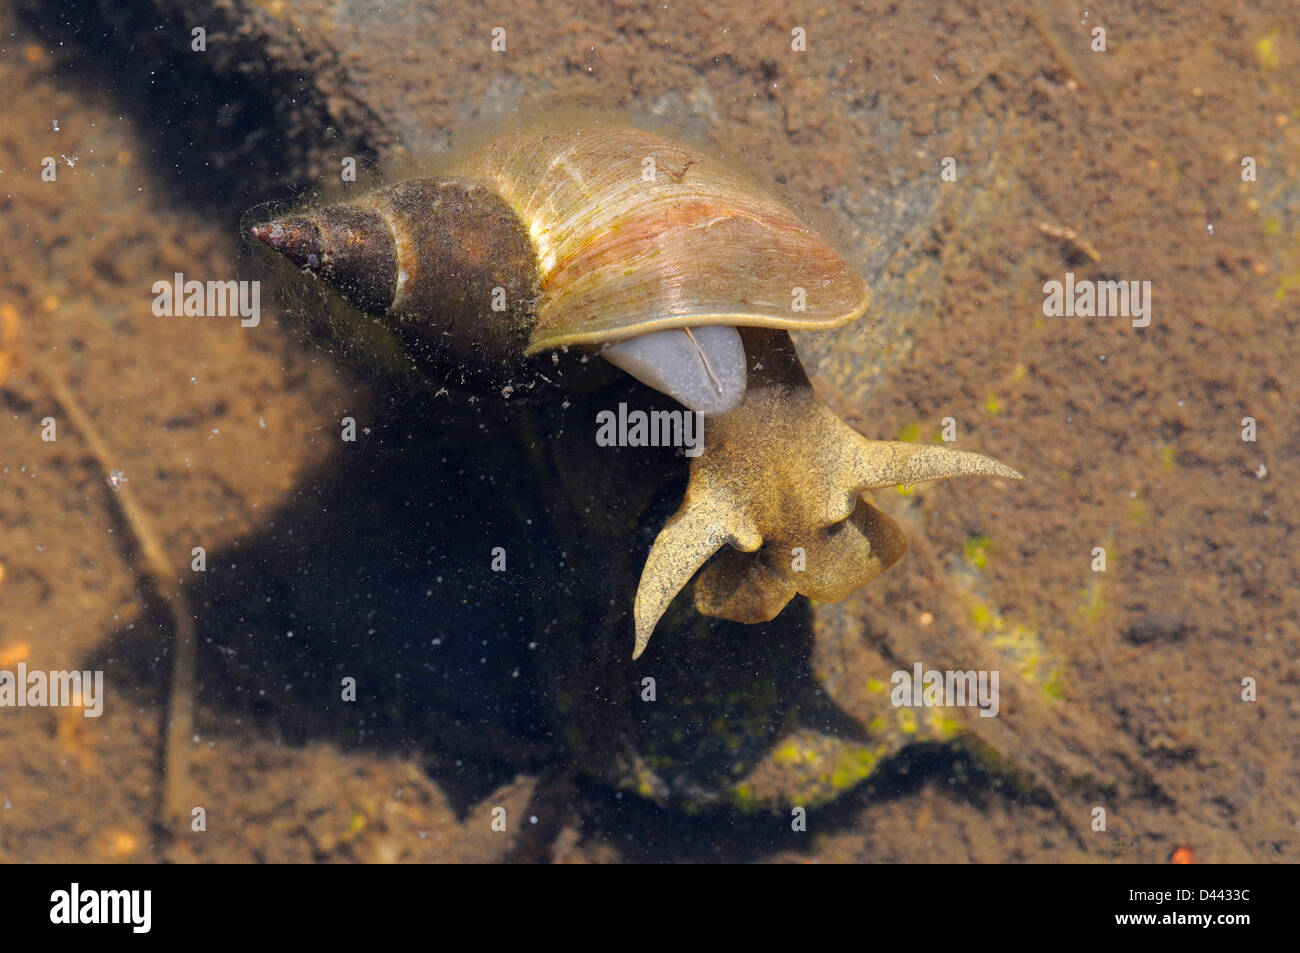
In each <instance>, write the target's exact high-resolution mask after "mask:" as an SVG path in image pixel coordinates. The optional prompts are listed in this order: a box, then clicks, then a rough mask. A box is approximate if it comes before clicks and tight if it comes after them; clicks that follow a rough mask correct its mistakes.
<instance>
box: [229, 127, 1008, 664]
mask: <svg viewBox="0 0 1300 953" xmlns="http://www.w3.org/2000/svg"><path fill="white" fill-rule="evenodd" d="M250 233H251V235H252V237H253V238H254V239H256V240H257V241H259V242H261V243H263V244H265V245H267V246H269V247H271V248H272V249H275V250H276V251H278V252H280V253H282V254H283V255H285V256H286V257H287V258H288V259H289V260H290V261H292V262H293V263H294V264H296V265H298V266H299V267H301V268H302V269H304V270H305V271H307V272H309V273H311V274H313V275H315V276H317V277H318V278H319V279H321V280H323V281H324V282H325V283H326V284H327V285H329V286H330V287H331V288H333V289H334V290H335V291H337V292H338V293H339V294H340V295H341V296H342V297H343V298H344V299H346V300H347V301H348V302H349V303H350V304H352V305H353V306H354V307H356V308H357V309H359V310H360V311H362V312H364V313H365V314H367V315H370V316H372V317H373V318H375V319H377V320H378V321H380V322H381V323H382V325H383V326H384V328H385V329H387V331H388V332H389V333H391V334H392V335H393V337H394V338H395V339H396V342H397V343H398V345H399V346H400V349H401V352H402V353H403V355H404V356H405V357H406V359H407V360H409V361H410V362H411V363H412V365H413V366H414V367H415V368H416V369H417V370H418V371H419V372H420V373H421V374H423V375H424V376H426V377H428V378H429V379H430V380H433V381H439V382H444V383H449V384H451V385H453V386H457V387H461V388H465V389H470V390H475V391H479V392H483V393H497V394H500V395H501V396H519V395H523V394H530V395H543V394H545V393H546V392H547V391H548V390H551V389H554V388H557V387H565V386H569V387H582V386H584V384H583V380H584V377H588V376H591V375H593V374H596V371H595V369H593V368H592V366H591V365H593V364H596V365H599V364H601V363H602V361H603V362H604V363H605V364H607V365H612V366H613V367H616V368H619V369H621V370H623V371H625V372H627V373H628V374H631V375H632V376H634V377H636V378H637V379H639V380H640V381H642V382H643V383H644V384H646V385H648V386H649V387H652V388H654V389H656V390H659V391H662V392H663V393H665V394H668V395H669V396H670V397H672V398H673V399H674V400H676V401H678V402H679V403H681V404H682V405H683V406H684V407H686V408H687V409H689V410H691V411H695V412H698V413H700V414H702V415H703V416H704V421H705V431H704V449H703V452H702V453H701V454H700V455H699V456H696V457H694V458H693V459H692V461H691V472H690V480H689V483H688V486H687V490H686V495H685V499H684V501H683V503H682V506H681V508H680V509H679V510H678V511H677V513H676V514H674V515H673V516H672V517H671V518H670V519H669V520H668V522H667V524H666V525H665V526H664V528H663V530H662V531H661V532H660V534H659V536H658V537H657V538H656V540H655V542H654V544H653V546H652V547H651V550H650V553H649V556H648V558H647V560H646V564H645V567H644V569H643V571H642V574H641V580H640V583H639V585H638V588H637V594H636V598H635V603H634V608H633V618H634V624H635V641H634V650H633V658H637V657H639V656H640V655H641V654H642V652H644V651H645V648H646V646H647V644H648V642H649V640H650V637H651V634H652V633H653V631H654V628H655V626H656V624H657V623H658V621H659V619H660V618H661V617H662V615H663V613H664V612H665V611H666V610H667V608H668V605H669V603H670V602H671V601H672V600H673V598H674V597H675V596H676V595H677V594H678V593H679V592H680V591H681V590H682V589H683V588H684V587H685V585H686V584H687V583H688V582H689V581H690V580H691V578H692V577H694V576H695V575H696V573H697V572H699V571H700V570H701V569H703V572H700V578H699V580H698V581H697V583H696V587H695V607H696V609H697V610H699V611H700V612H702V613H704V614H706V615H713V616H717V617H721V618H727V619H732V620H735V621H740V622H760V621H767V620H770V619H772V618H774V617H775V616H776V615H777V614H778V613H779V612H780V611H781V609H782V608H783V607H784V606H785V605H786V604H787V603H788V602H789V601H790V599H792V598H793V597H794V595H795V594H796V593H801V594H804V595H807V596H810V597H812V598H816V599H821V600H825V601H839V600H841V599H844V598H845V597H847V596H848V595H849V594H850V593H851V592H853V591H855V590H856V589H858V588H859V587H860V586H862V585H864V584H865V583H866V582H868V581H870V580H871V579H872V578H874V577H875V576H876V575H878V574H879V573H880V572H883V571H884V570H885V569H887V568H888V567H889V566H890V565H892V564H893V563H894V562H896V561H897V560H898V559H899V558H900V557H901V556H902V553H903V551H904V549H905V546H906V544H905V541H904V539H903V535H902V531H901V530H900V529H899V528H898V527H897V525H896V524H895V523H894V522H893V521H892V520H891V519H890V518H889V517H888V516H886V515H885V514H884V513H883V512H881V511H880V510H878V509H876V508H875V507H873V506H872V505H871V504H869V503H868V502H867V501H866V500H865V499H864V498H863V497H862V494H863V493H865V492H866V491H869V490H871V489H875V488H880V487H887V486H894V485H899V484H907V485H911V484H915V483H919V482H922V481H925V480H935V479H943V478H947V477H953V476H959V475H986V476H1001V477H1007V478H1011V479H1019V478H1020V474H1019V473H1017V472H1016V471H1015V470H1013V469H1011V468H1010V467H1007V466H1005V465H1003V464H1001V463H998V462H997V461H995V460H992V459H990V458H988V457H985V456H982V455H980V454H976V453H971V452H967V451H959V450H954V449H950V448H946V447H939V446H921V445H916V444H909V443H900V442H889V441H873V440H868V439H867V438H866V437H864V436H862V435H861V434H859V433H857V432H856V431H855V430H853V429H852V428H850V427H849V426H848V425H847V424H845V423H844V422H843V421H841V420H840V419H839V418H838V417H836V416H835V415H834V414H833V413H832V412H831V411H830V410H829V409H828V408H827V407H826V406H825V405H824V404H823V403H821V402H820V401H819V400H818V399H817V397H816V396H815V394H814V392H813V388H812V385H811V383H810V382H809V380H808V377H807V375H806V374H805V373H804V370H803V368H802V366H801V365H800V363H799V360H798V357H797V355H796V353H795V350H794V346H793V343H792V341H791V338H790V336H789V332H791V331H819V330H829V329H833V328H837V327H841V326H843V325H845V324H848V323H849V322H852V321H855V320H857V319H858V318H860V317H862V316H863V314H865V312H866V310H867V306H868V302H869V300H870V292H869V289H868V287H867V283H866V281H865V280H864V279H863V278H862V277H861V275H859V274H857V273H856V272H855V271H854V270H853V269H852V268H851V267H850V266H849V265H848V264H846V262H845V261H844V259H843V258H842V257H841V256H840V255H839V254H838V253H837V252H836V251H834V250H833V249H832V248H831V246H830V244H829V243H828V242H827V241H826V240H824V239H823V238H821V237H820V236H819V235H818V234H817V233H816V232H815V231H814V230H813V229H811V228H810V227H808V226H807V225H805V224H804V223H803V222H802V221H801V220H800V219H799V217H798V216H797V215H796V214H795V213H794V212H793V211H792V210H791V209H790V208H789V207H787V206H786V205H785V204H784V203H782V202H781V201H780V200H778V199H777V198H775V197H773V196H772V195H771V194H769V193H768V192H767V191H766V190H764V189H763V188H761V187H760V186H758V185H757V184H756V183H754V182H752V181H751V180H750V179H748V178H746V177H745V176H743V175H742V174H740V173H738V172H737V171H735V170H734V168H733V167H732V166H731V165H730V164H729V163H727V162H725V161H724V160H722V159H721V158H719V157H717V156H714V155H711V154H709V153H707V152H705V151H703V150H699V149H696V148H694V147H691V146H686V145H682V144H680V143H677V142H674V141H672V140H670V139H667V138H665V137H662V136H660V135H657V134H654V133H651V132H647V131H644V130H641V129H637V128H634V127H628V126H623V125H607V124H602V123H592V122H587V123H560V124H555V125H551V126H541V127H535V128H530V129H522V130H518V131H515V132H512V133H509V134H506V135H503V136H501V137H499V138H497V139H496V140H494V141H492V142H490V143H488V144H487V145H486V146H484V147H482V148H480V149H479V150H478V151H476V152H474V153H472V154H470V155H469V156H467V157H465V158H464V159H462V160H461V161H459V162H458V163H456V164H455V165H454V166H452V167H451V168H450V169H449V170H448V173H447V174H444V175H437V176H430V177H423V178H415V179H409V180H406V181H401V182H397V183H394V184H391V185H387V186H384V187H381V188H379V189H377V190H375V191H373V192H370V193H369V194H367V195H365V196H363V197H361V198H359V199H357V200H355V201H352V202H348V203H345V204H336V205H329V206H325V207H322V208H316V209H312V210H307V211H304V212H301V213H298V214H291V215H287V216H284V217H281V218H278V219H275V220H273V221H270V222H266V223H263V224H259V225H255V226H253V227H252V228H251V230H250ZM592 355H596V356H599V358H601V359H602V361H596V362H593V361H591V360H590V356H592ZM575 356H576V357H577V361H576V362H575V360H574V357H575ZM596 376H598V374H596ZM724 546H730V551H728V552H727V553H724V554H723V555H721V556H719V557H718V558H717V559H715V560H713V562H712V563H711V564H710V565H708V566H707V567H705V563H707V562H709V560H710V559H711V558H712V557H713V556H714V555H715V554H716V553H717V552H718V551H719V550H720V549H722V548H723V547H724Z"/></svg>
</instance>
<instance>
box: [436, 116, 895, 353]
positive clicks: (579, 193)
mask: <svg viewBox="0 0 1300 953" xmlns="http://www.w3.org/2000/svg"><path fill="white" fill-rule="evenodd" d="M458 171H459V172H460V173H461V174H462V175H464V176H466V177H467V178H473V179H478V180H481V181H485V182H489V183H491V185H492V186H493V188H494V189H495V190H496V192H497V193H498V194H499V195H500V196H501V197H502V198H503V199H504V200H505V201H506V202H507V203H508V204H509V205H510V207H511V208H513V209H514V210H515V212H516V214H517V215H518V216H519V218H520V220H521V221H522V222H523V223H524V225H525V227H526V229H527V232H528V235H529V238H530V239H531V241H532V242H533V245H534V247H535V249H536V252H537V262H538V277H539V282H540V290H541V299H540V301H539V303H538V308H537V320H536V326H535V328H534V330H533V333H532V338H531V341H530V343H529V345H528V352H529V353H530V354H531V353H537V352H539V351H544V350H549V349H553V348H558V347H563V346H566V345H596V344H607V343H610V342H613V341H618V340H622V339H625V338H628V337H633V336H636V335H640V334H646V333H649V332H652V331H658V330H663V329H666V328H680V327H691V326H701V325H710V324H721V325H735V326H747V327H771V328H781V329H785V330H807V331H814V330H825V329H829V328H835V327H839V326H841V325H844V324H847V323H849V322H850V321H853V320H855V319H857V318H858V317H861V315H862V314H863V313H864V312H865V311H866V308H867V304H868V302H869V300H870V292H869V290H868V288H867V284H866V282H865V281H864V280H863V279H862V277H861V276H860V275H858V274H857V273H856V272H854V271H853V270H852V269H851V268H849V267H848V266H847V265H846V264H845V263H844V261H843V260H842V259H841V258H840V256H839V255H838V254H836V252H835V251H834V250H832V249H831V248H830V247H829V246H828V245H827V244H826V242H824V241H823V240H822V239H821V238H820V237H819V236H818V235H817V234H816V233H815V232H813V231H812V230H811V229H809V228H808V227H807V226H806V225H804V224H803V223H802V222H800V221H799V219H798V218H797V217H796V216H795V214H794V213H793V212H792V211H791V210H790V209H789V208H787V207H786V206H785V205H783V204H782V203H781V202H779V201H778V200H776V199H775V198H773V197H772V196H770V195H769V194H767V193H766V192H765V191H763V190H762V189H761V188H758V187H757V186H756V185H755V184H754V183H753V182H752V181H751V180H750V179H748V178H746V177H744V176H742V175H739V174H737V173H736V172H734V171H733V170H732V169H731V168H729V167H728V166H727V165H726V164H725V162H724V161H723V160H722V159H719V158H717V157H715V156H711V155H706V154H702V153H700V152H698V151H696V150H694V149H692V148H690V147H689V146H685V145H682V144H680V143H677V142H674V141H672V140H670V139H666V138H664V137H662V136H657V135H654V134H652V133H648V132H644V131H642V130H639V129H632V128H627V127H622V126H600V125H596V126H584V125H570V126H560V127H558V128H540V129H531V130H524V131H521V132H517V133H514V134H512V135H508V136H505V137H503V138H501V139H498V140H496V141H494V142H493V143H491V144H490V145H488V146H487V147H485V148H484V149H482V150H480V151H479V152H477V153H475V154H474V155H472V156H470V157H469V158H468V159H467V160H465V161H464V162H463V163H461V165H460V166H459V168H458ZM796 288H802V289H803V291H804V295H803V298H804V300H803V302H801V304H802V305H803V310H796V309H795V307H794V290H795V289H796Z"/></svg>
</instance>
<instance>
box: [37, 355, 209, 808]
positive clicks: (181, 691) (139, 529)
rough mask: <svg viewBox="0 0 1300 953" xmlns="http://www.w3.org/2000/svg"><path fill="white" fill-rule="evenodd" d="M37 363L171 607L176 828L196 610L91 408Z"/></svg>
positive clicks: (184, 798)
mask: <svg viewBox="0 0 1300 953" xmlns="http://www.w3.org/2000/svg"><path fill="white" fill-rule="evenodd" d="M32 365H33V367H34V369H35V370H36V373H37V375H38V377H40V378H41V379H42V380H43V381H44V383H45V385H46V387H47V388H48V390H49V391H50V393H51V394H52V395H53V396H54V399H55V400H56V401H57V402H58V404H59V406H60V407H61V409H62V410H63V412H64V413H65V414H66V415H67V417H68V420H69V421H71V423H72V426H73V427H74V428H75V429H76V430H77V432H78V433H80V434H81V438H82V439H83V440H84V441H85V442H86V447H87V448H88V449H89V451H90V455H91V458H92V459H93V460H94V462H95V464H96V465H97V466H98V467H99V469H100V471H101V473H102V475H103V477H104V479H105V481H106V482H110V485H111V486H112V487H113V492H112V493H110V494H109V496H110V499H111V500H112V504H111V505H112V506H114V507H115V508H116V509H117V512H118V515H119V516H120V518H121V522H122V523H123V524H124V525H125V526H126V527H127V529H128V530H129V531H130V533H131V535H132V536H133V537H134V539H135V544H136V547H137V550H138V553H139V557H140V558H139V559H138V560H134V562H135V567H134V568H135V570H136V572H137V573H138V574H142V575H143V576H144V577H145V578H147V579H148V581H149V583H150V584H151V585H152V586H153V588H154V591H155V592H156V593H157V594H158V596H159V598H161V599H162V600H163V602H165V603H166V604H167V608H168V610H169V611H170V613H171V617H172V671H171V688H170V691H169V692H168V697H167V712H166V722H165V725H164V730H163V785H162V798H161V803H160V805H159V810H160V816H159V818H158V820H159V823H160V824H161V826H162V827H163V828H164V829H165V830H169V831H172V832H173V833H174V832H175V831H176V830H177V828H176V827H175V826H174V825H178V824H180V823H182V822H183V821H184V819H185V818H186V817H187V816H188V814H189V808H190V805H191V803H192V798H191V797H190V796H189V786H190V771H189V767H190V759H189V752H190V744H191V741H190V739H191V738H192V737H193V735H194V656H195V638H194V615H193V613H192V612H191V611H190V607H189V603H188V601H187V600H186V598H185V594H184V592H182V590H181V587H180V581H179V578H178V577H177V575H176V573H175V571H174V570H173V568H172V564H171V562H170V561H169V560H168V559H167V555H166V552H165V550H164V549H163V546H162V544H161V542H160V541H159V538H158V535H157V533H155V532H154V529H153V524H152V523H151V521H150V519H149V517H148V515H147V514H146V513H145V511H144V509H143V508H142V507H141V506H140V503H139V501H138V500H137V499H136V497H135V493H134V492H133V491H132V490H131V487H130V486H128V485H127V484H126V483H125V482H115V481H112V480H111V476H110V474H111V473H112V471H113V467H112V458H113V455H112V453H111V451H110V450H109V448H108V445H107V444H106V443H105V442H104V439H103V438H102V437H101V436H100V435H99V430H98V429H97V428H96V427H95V425H94V423H93V422H92V421H91V419H90V416H89V414H87V413H86V412H85V410H83V409H82V407H81V404H80V402H78V400H77V398H76V397H75V396H74V395H73V393H72V390H71V388H69V387H68V385H67V383H66V382H65V381H64V380H63V377H62V376H61V375H60V374H59V373H58V372H57V371H55V370H54V369H52V368H50V367H47V366H44V365H43V364H42V363H41V362H39V361H35V360H34V361H33V362H32ZM128 558H130V557H129V556H128Z"/></svg>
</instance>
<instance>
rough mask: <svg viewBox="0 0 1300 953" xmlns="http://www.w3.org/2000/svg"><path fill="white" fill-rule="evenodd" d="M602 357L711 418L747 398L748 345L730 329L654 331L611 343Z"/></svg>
mask: <svg viewBox="0 0 1300 953" xmlns="http://www.w3.org/2000/svg"><path fill="white" fill-rule="evenodd" d="M600 356H601V357H603V358H604V359H605V360H607V361H609V362H610V363H611V364H613V365H614V366H615V367H617V368H619V369H621V370H624V371H626V372H627V373H629V374H631V375H632V376H633V377H635V378H636V379H637V380H639V381H641V383H643V384H645V385H647V386H649V387H653V388H654V389H655V390H657V391H661V392H663V393H665V394H667V395H668V396H669V397H672V398H673V399H674V400H676V401H677V402H678V403H681V404H684V405H685V406H686V407H688V408H689V409H691V410H695V411H699V412H701V413H703V414H706V415H708V416H714V415H717V414H726V413H730V412H731V411H732V410H734V409H735V408H736V406H737V405H738V404H739V403H740V401H741V398H743V397H744V396H745V346H744V345H743V344H742V343H741V341H740V334H739V333H738V332H737V331H736V329H735V328H733V327H728V326H726V325H713V326H708V327H702V328H670V329H668V330H666V331H653V332H651V333H650V334H642V335H640V336H638V337H634V338H628V339H626V340H623V341H619V342H618V343H616V344H611V345H610V346H608V347H606V348H605V349H604V350H602V351H601V352H600Z"/></svg>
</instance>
